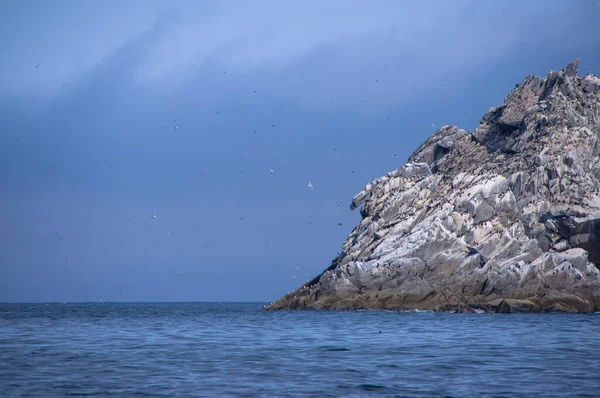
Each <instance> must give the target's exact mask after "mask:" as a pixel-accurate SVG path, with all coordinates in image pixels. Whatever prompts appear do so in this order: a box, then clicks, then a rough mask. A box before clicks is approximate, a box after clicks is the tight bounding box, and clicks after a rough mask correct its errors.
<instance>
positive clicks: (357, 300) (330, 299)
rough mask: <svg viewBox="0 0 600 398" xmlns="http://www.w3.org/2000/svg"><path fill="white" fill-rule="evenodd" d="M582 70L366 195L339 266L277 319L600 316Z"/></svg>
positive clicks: (588, 96) (528, 87)
mask: <svg viewBox="0 0 600 398" xmlns="http://www.w3.org/2000/svg"><path fill="white" fill-rule="evenodd" d="M578 67H579V59H577V60H575V61H573V62H572V63H570V64H569V65H568V66H567V67H566V68H565V69H563V70H562V71H551V72H550V73H548V75H547V76H546V77H544V78H540V77H537V76H527V77H526V78H525V79H524V80H523V81H522V82H521V83H520V84H518V85H517V86H516V87H515V89H514V90H513V91H512V92H511V93H510V94H509V95H508V96H507V97H506V98H505V100H504V103H503V104H502V105H500V106H495V107H492V108H490V109H489V110H488V112H486V114H485V115H484V116H483V118H482V119H481V123H480V125H479V127H477V128H476V129H475V131H473V133H472V134H469V133H467V132H466V131H464V130H461V129H460V128H458V127H456V126H443V127H441V128H440V129H439V130H438V131H436V132H435V133H434V134H433V135H432V136H431V137H430V138H429V139H427V140H426V141H425V143H423V145H421V146H420V147H419V148H418V149H417V150H416V151H415V152H414V153H413V154H412V155H411V156H410V157H409V159H408V162H407V163H406V164H404V165H403V166H401V167H399V168H398V169H396V170H393V171H391V172H389V173H387V174H386V175H385V176H382V177H379V178H377V179H375V180H374V181H372V182H371V183H369V184H367V185H366V186H365V188H364V189H362V190H361V191H360V192H359V193H358V194H357V195H356V196H355V197H354V198H353V199H352V204H351V208H352V209H355V208H358V207H360V206H362V208H361V209H360V212H361V216H362V221H361V222H360V223H359V225H357V226H356V227H355V228H354V229H353V230H352V232H351V233H350V235H349V236H348V238H347V239H346V241H345V242H344V244H343V246H342V251H341V253H340V255H339V256H338V257H336V258H335V259H334V260H333V262H332V263H331V265H330V266H329V267H328V268H327V269H326V270H325V271H324V272H323V273H322V274H321V275H319V276H318V277H316V278H314V279H313V280H312V281H310V282H308V283H307V284H305V285H303V286H301V287H300V288H299V289H297V290H296V291H294V292H292V293H290V294H288V295H286V296H284V297H282V298H281V299H279V300H277V301H276V302H274V303H273V304H271V305H270V306H269V307H267V309H271V310H272V309H361V308H364V309H391V310H410V309H430V310H436V311H461V312H464V311H467V312H473V311H476V312H481V311H488V312H489V311H498V312H515V311H580V312H591V311H598V310H600V272H599V268H600V156H599V155H600V79H598V78H597V77H596V76H595V75H593V74H591V73H590V74H588V75H586V76H585V77H583V78H580V77H578V76H577V74H578Z"/></svg>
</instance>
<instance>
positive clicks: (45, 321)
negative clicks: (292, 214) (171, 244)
mask: <svg viewBox="0 0 600 398" xmlns="http://www.w3.org/2000/svg"><path fill="white" fill-rule="evenodd" d="M261 307H262V304H260V303H252V304H230V303H228V304H217V303H214V304H213V303H211V304H207V303H172V304H171V303H168V304H167V303H164V304H163V303H157V304H146V303H133V304H132V303H127V304H125V303H98V304H0V395H1V396H21V395H30V396H44V397H49V396H71V395H73V396H74V395H89V396H94V395H96V396H132V395H135V396H149V397H150V396H164V397H170V396H232V397H255V396H281V397H304V396H312V397H338V396H347V397H361V396H386V397H387V396H389V397H443V396H446V397H552V396H556V397H566V396H569V397H572V396H580V397H597V396H598V394H599V391H600V375H599V373H598V371H599V370H600V350H599V349H598V347H599V346H600V315H578V314H480V315H475V314H436V313H414V312H410V313H393V312H370V311H357V312H313V311H298V312H294V311H282V312H261V311H260V308H261Z"/></svg>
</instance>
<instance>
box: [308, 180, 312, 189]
mask: <svg viewBox="0 0 600 398" xmlns="http://www.w3.org/2000/svg"><path fill="white" fill-rule="evenodd" d="M308 187H309V188H310V189H312V188H313V185H312V183H311V182H310V181H309V182H308Z"/></svg>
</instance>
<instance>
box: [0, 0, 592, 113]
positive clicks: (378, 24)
mask: <svg viewBox="0 0 600 398" xmlns="http://www.w3.org/2000/svg"><path fill="white" fill-rule="evenodd" d="M19 4H21V6H14V7H13V9H10V10H7V12H5V13H4V14H3V15H4V18H3V19H5V20H6V21H3V22H6V23H5V24H3V26H4V27H3V28H0V29H2V32H0V33H2V37H5V38H8V37H10V38H11V40H7V39H4V42H7V43H2V44H4V47H5V48H6V49H5V51H4V53H5V54H6V55H8V56H5V57H3V58H4V60H5V61H4V62H3V65H2V66H0V89H2V90H3V91H16V92H21V93H23V92H25V93H30V94H38V95H39V94H42V95H54V94H56V93H59V92H60V87H61V86H62V85H63V84H77V83H78V82H80V81H83V80H85V79H86V78H88V77H90V76H93V75H94V73H95V69H97V68H98V67H100V66H102V65H106V63H107V60H109V59H110V57H113V56H114V55H115V54H118V53H119V50H120V49H123V48H127V49H128V50H129V49H132V44H131V43H134V45H139V46H143V48H141V49H140V48H137V51H138V52H139V60H138V61H137V62H136V64H135V65H134V66H132V67H134V68H135V70H134V71H133V73H132V74H131V76H130V77H131V79H132V82H133V83H134V84H136V85H140V86H142V87H153V88H157V89H173V87H175V88H178V87H182V86H185V85H186V84H187V83H188V82H189V81H190V80H194V79H195V78H197V77H198V76H202V74H203V73H204V74H205V75H206V73H207V72H210V73H214V72H215V71H217V70H220V69H222V70H223V71H226V72H227V73H228V74H230V75H247V74H254V75H256V76H258V77H259V78H261V84H262V89H263V91H272V92H274V93H275V92H276V93H278V94H279V95H281V94H282V93H286V94H285V95H289V94H293V95H294V96H295V97H297V99H298V101H299V102H308V103H310V102H316V103H317V104H318V105H322V104H321V103H322V102H323V101H325V98H329V97H331V96H332V95H334V93H337V96H338V97H339V99H340V100H343V99H345V98H349V97H350V98H353V100H356V97H357V96H358V95H362V96H373V97H376V96H381V94H382V92H384V90H387V91H388V92H394V93H397V94H396V95H397V97H398V98H397V101H398V102H400V101H402V100H406V99H408V98H411V97H414V92H415V91H417V90H419V91H421V92H422V94H424V95H427V93H428V92H430V90H434V89H436V87H437V86H439V85H440V82H441V81H442V80H443V79H444V76H447V75H449V74H453V75H456V74H460V75H462V76H463V77H464V76H465V75H469V74H471V75H472V74H473V73H475V72H476V71H477V70H481V69H482V68H485V67H486V66H489V65H493V64H495V63H497V62H498V61H499V60H500V59H502V57H504V56H505V55H506V54H507V53H508V52H510V51H511V50H512V49H514V48H515V47H517V46H520V45H521V46H522V45H523V44H524V43H525V44H526V43H527V42H528V41H529V42H536V41H540V40H544V39H547V38H551V37H554V38H557V39H556V40H559V39H558V38H560V37H566V35H565V34H566V33H568V32H570V31H571V30H572V29H573V28H574V26H575V25H577V24H579V23H580V19H581V18H582V16H584V15H585V13H583V12H582V6H581V5H579V6H577V5H570V4H567V3H562V2H541V1H532V2H528V3H524V4H520V6H519V8H518V9H516V8H515V6H514V3H513V2H510V1H504V2H502V1H497V2H493V3H491V2H479V1H461V2H447V1H442V0H438V1H430V2H427V3H423V2H408V1H407V2H396V1H391V0H390V1H381V2H376V3H372V4H370V5H369V7H365V3H364V2H360V1H353V2H348V1H346V2H317V1H313V2H310V1H309V2H302V3H290V2H279V1H262V2H259V3H256V2H233V1H222V2H204V3H198V2H196V1H179V2H170V3H166V2H146V1H142V0H136V1H129V2H125V3H122V2H116V1H113V2H101V3H89V4H88V3H85V4H84V3H81V2H75V1H63V2H60V3H59V2H48V3H42V4H43V6H39V7H35V6H34V5H35V4H38V3H30V4H29V6H27V5H28V4H27V3H25V4H24V3H19ZM5 7H6V6H5ZM24 26H31V28H30V29H24ZM548 26H550V27H551V28H547V27H548ZM148 32H154V33H152V34H151V35H150V36H151V37H150V38H148ZM139 38H144V39H143V40H139ZM136 40H138V42H136ZM562 40H565V39H564V38H563V39H562ZM37 63H40V67H39V68H36V67H35V66H36V65H37ZM282 74H283V75H285V76H283V75H282ZM378 77H381V80H382V83H383V82H384V81H385V84H381V85H379V86H377V85H374V84H373V82H374V81H375V80H378ZM282 79H283V80H282ZM282 81H285V84H283V85H282ZM275 82H277V83H275ZM221 87H222V86H221ZM316 88H318V89H319V91H320V93H321V94H322V95H320V96H315V95H314V94H312V93H314V91H315V89H316ZM215 91H216V94H217V95H218V90H216V88H215ZM225 92H226V90H225Z"/></svg>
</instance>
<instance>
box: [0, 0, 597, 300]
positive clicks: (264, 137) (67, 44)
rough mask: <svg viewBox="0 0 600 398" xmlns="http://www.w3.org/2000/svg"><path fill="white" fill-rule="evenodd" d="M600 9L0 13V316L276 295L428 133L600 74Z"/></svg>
mask: <svg viewBox="0 0 600 398" xmlns="http://www.w3.org/2000/svg"><path fill="white" fill-rule="evenodd" d="M594 3H595V1H594V0H590V1H585V0H578V1H528V2H517V1H499V0H496V1H452V2H450V1H423V2H420V1H419V2H417V1H378V2H365V1H331V2H318V1H304V2H281V1H255V2H241V1H219V2H217V1H170V2H166V1H156V2H151V1H145V0H144V1H142V0H139V1H138V0H128V1H126V2H123V1H108V0H107V1H102V2H101V1H88V0H81V1H75V0H72V1H58V0H52V1H50V0H38V1H12V0H11V1H8V0H7V1H3V2H0V48H2V55H1V59H2V61H1V62H0V193H1V194H0V301H29V302H32V301H33V302H36V301H98V300H100V299H103V300H104V301H273V300H274V299H276V298H278V297H279V296H281V295H282V294H285V293H286V291H289V290H292V289H294V288H295V287H297V286H298V285H300V284H301V283H303V282H304V281H305V280H306V279H309V278H310V277H312V276H314V275H316V274H318V273H320V272H321V271H322V270H323V269H324V268H326V267H327V266H328V265H329V263H330V261H331V260H332V259H333V258H334V257H335V256H336V253H337V252H339V250H340V248H341V245H342V243H343V241H344V239H345V238H346V236H347V235H348V234H349V233H350V231H351V229H352V228H353V226H354V225H355V224H356V223H357V222H359V221H360V215H359V214H358V212H357V211H355V212H351V211H350V210H349V203H350V200H351V199H352V197H353V196H354V195H355V194H356V193H358V192H359V191H360V190H361V189H362V188H363V186H364V185H365V184H366V183H367V182H369V181H370V180H372V179H373V178H375V177H378V176H380V175H383V174H385V173H386V172H388V171H391V170H393V169H395V168H397V167H400V166H402V164H403V163H404V162H405V161H406V159H407V157H408V156H409V155H410V154H411V153H412V151H414V150H415V149H416V148H417V146H418V145H419V144H420V143H421V142H423V141H424V140H425V139H426V138H427V137H428V136H429V135H431V134H432V133H433V132H434V131H435V130H436V127H439V126H442V125H445V124H456V125H458V126H460V127H462V128H464V129H466V130H469V131H472V130H473V129H474V128H475V127H476V126H477V124H478V122H479V120H480V118H481V116H482V115H483V114H484V113H485V111H486V110H487V109H488V108H489V107H491V106H494V105H497V104H500V103H502V101H503V98H504V96H505V95H506V94H508V93H509V92H510V91H511V89H512V88H513V87H514V85H515V83H518V82H520V81H521V80H523V78H525V77H526V76H527V75H529V74H537V75H541V76H545V75H546V74H547V73H548V71H549V70H551V69H561V68H563V67H564V66H566V65H567V64H568V63H569V62H570V61H572V60H573V59H575V58H577V57H581V65H580V74H585V73H587V72H588V71H594V72H595V73H596V74H600V39H598V38H599V37H600V24H598V23H597V21H598V20H600V4H598V5H596V4H594ZM434 126H435V127H434ZM271 170H273V171H272V172H271ZM309 182H310V183H311V184H312V186H313V188H312V189H311V188H309ZM338 204H339V205H338ZM338 223H341V224H342V226H339V225H337V224H338Z"/></svg>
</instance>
